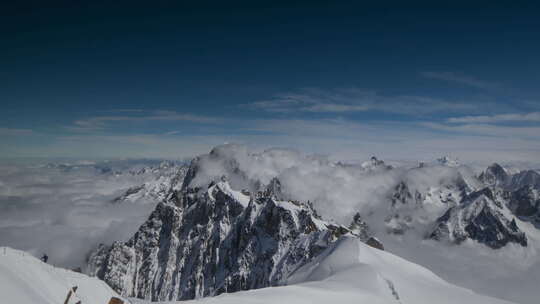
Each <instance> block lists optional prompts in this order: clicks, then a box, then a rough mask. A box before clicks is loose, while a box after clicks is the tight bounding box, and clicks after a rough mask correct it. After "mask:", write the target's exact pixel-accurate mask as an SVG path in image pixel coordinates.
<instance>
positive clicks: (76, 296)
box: [0, 247, 128, 304]
mask: <svg viewBox="0 0 540 304" xmlns="http://www.w3.org/2000/svg"><path fill="white" fill-rule="evenodd" d="M73 287H76V289H75V292H74V293H73V292H72V295H71V296H70V298H69V301H68V302H67V303H69V304H75V303H77V302H79V301H80V303H84V304H106V303H109V300H110V299H111V298H112V297H117V298H119V297H120V296H119V295H118V294H117V293H116V292H114V291H113V290H112V289H111V288H110V287H109V286H107V284H105V282H103V281H100V280H98V279H96V278H91V277H88V276H86V275H84V274H81V273H78V272H73V271H71V270H67V269H62V268H57V267H54V266H52V265H49V264H46V263H43V262H42V261H40V260H38V259H36V258H35V257H33V256H31V255H30V254H28V253H26V252H24V251H19V250H15V249H11V248H8V247H0V300H1V302H2V303H18V304H36V303H40V304H58V303H66V302H65V301H66V298H67V295H68V293H69V292H70V290H72V289H73ZM124 303H126V304H127V303H128V301H126V300H125V299H124Z"/></svg>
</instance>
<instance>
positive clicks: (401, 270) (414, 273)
mask: <svg viewBox="0 0 540 304" xmlns="http://www.w3.org/2000/svg"><path fill="white" fill-rule="evenodd" d="M289 283H290V284H291V285H288V286H282V287H270V288H263V289H256V290H249V291H241V292H236V293H228V294H222V295H219V296H217V297H208V298H202V299H196V300H192V301H181V302H174V303H200V304H205V303H217V304H238V303H259V304H270V303H297V304H304V303H305V304H308V303H311V304H313V303H325V304H327V303H370V304H378V303H380V304H383V303H384V304H396V303H401V304H406V303H410V304H423V303H425V304H433V303H438V304H445V303H448V304H450V303H452V304H456V303H460V304H466V303H471V304H473V303H474V304H483V303H485V304H503V303H511V302H507V301H503V300H498V299H495V298H491V297H487V296H483V295H479V294H476V293H474V292H472V291H470V290H468V289H464V288H461V287H457V286H455V285H452V284H449V283H448V282H446V281H444V280H443V279H441V278H439V277H438V276H436V275H435V274H434V273H433V272H431V271H429V270H428V269H426V268H424V267H421V266H419V265H416V264H414V263H411V262H408V261H406V260H404V259H402V258H400V257H397V256H395V255H393V254H390V253H387V252H384V251H381V250H378V249H375V248H372V247H369V246H368V245H365V244H364V243H362V242H360V241H358V240H357V239H355V238H351V237H344V238H343V239H341V240H340V241H338V242H336V244H335V246H333V247H332V248H329V249H328V250H327V252H325V253H324V254H323V255H321V256H320V257H319V258H318V259H317V260H315V261H313V262H312V263H310V264H307V265H305V266H304V267H302V268H301V269H299V270H298V271H297V272H296V273H295V274H293V276H292V277H291V278H290V281H289ZM132 301H133V303H138V304H145V303H151V302H145V301H142V300H137V299H132ZM160 303H172V302H160Z"/></svg>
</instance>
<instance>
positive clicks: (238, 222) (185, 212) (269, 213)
mask: <svg viewBox="0 0 540 304" xmlns="http://www.w3.org/2000/svg"><path fill="white" fill-rule="evenodd" d="M189 175H190V173H189V172H188V176H189ZM278 183H279V181H274V182H273V183H272V185H271V187H272V188H271V189H268V191H267V192H265V193H266V194H270V195H264V194H263V195H261V196H259V197H257V198H254V197H249V196H246V195H244V194H243V193H242V192H239V191H234V190H232V189H231V188H230V186H229V184H228V182H227V181H220V182H217V183H213V184H211V185H210V186H209V187H208V189H199V188H190V187H186V188H184V189H183V190H182V191H173V192H171V193H170V195H169V197H168V198H167V199H166V200H165V201H163V202H161V203H159V204H158V206H157V207H156V209H155V210H154V212H153V213H152V214H151V216H150V217H149V219H148V220H147V221H146V222H145V223H144V224H143V225H142V226H141V227H140V228H139V230H138V231H137V233H136V234H135V235H134V236H133V237H132V238H131V239H130V240H129V241H128V242H126V243H121V242H115V243H113V244H112V246H110V247H106V246H100V247H99V248H98V249H97V250H96V251H95V252H94V253H93V254H92V255H91V256H90V259H89V271H90V274H93V275H96V276H98V277H99V278H101V279H103V280H104V281H105V282H107V283H108V284H109V285H110V286H111V287H112V288H113V289H114V290H116V291H117V292H119V293H121V294H122V295H124V296H131V297H138V298H144V299H148V300H153V301H170V300H187V299H194V298H198V297H204V296H213V295H217V294H220V293H224V292H235V291H239V290H247V289H254V288H262V287H268V286H274V285H280V284H282V283H283V282H284V280H285V279H286V278H287V277H288V275H289V274H290V273H292V272H293V271H294V270H296V269H297V268H298V267H300V266H302V265H304V264H305V263H307V262H308V261H310V260H311V259H312V258H313V257H315V256H316V255H318V254H319V253H321V252H322V251H323V250H324V249H325V248H327V246H328V245H329V244H331V243H332V242H333V241H335V240H336V239H337V238H338V237H339V236H341V235H343V234H348V233H349V230H348V229H346V228H345V227H342V226H337V225H332V224H329V223H327V222H324V221H322V220H321V219H320V218H319V217H318V216H317V215H316V213H315V212H314V211H313V209H312V208H311V206H310V205H309V204H305V203H300V202H292V201H280V200H277V199H276V195H275V193H276V192H278V191H277V190H278V189H277V188H279V187H278Z"/></svg>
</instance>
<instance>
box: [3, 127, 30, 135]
mask: <svg viewBox="0 0 540 304" xmlns="http://www.w3.org/2000/svg"><path fill="white" fill-rule="evenodd" d="M33 133H34V132H33V131H32V130H30V129H13V128H0V135H4V136H20V135H30V134H33Z"/></svg>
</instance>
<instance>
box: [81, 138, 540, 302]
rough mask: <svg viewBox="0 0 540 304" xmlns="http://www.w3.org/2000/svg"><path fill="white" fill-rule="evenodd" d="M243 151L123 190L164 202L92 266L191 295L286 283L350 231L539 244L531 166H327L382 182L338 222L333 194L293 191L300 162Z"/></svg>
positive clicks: (365, 238) (372, 238)
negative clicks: (327, 203) (322, 196)
mask: <svg viewBox="0 0 540 304" xmlns="http://www.w3.org/2000/svg"><path fill="white" fill-rule="evenodd" d="M235 149H237V147H235V146H227V145H226V146H220V147H216V148H215V149H213V150H212V151H211V152H210V153H208V154H205V155H201V156H199V157H197V158H195V159H194V160H193V161H192V162H191V163H190V164H189V165H184V164H164V165H162V166H159V167H156V168H154V169H152V170H150V172H151V174H152V175H153V176H155V177H154V178H152V179H151V180H150V181H148V182H145V183H144V184H142V185H140V186H136V187H133V188H131V189H129V190H127V191H126V192H125V193H124V194H123V195H121V196H119V197H118V198H116V199H115V200H114V201H113V203H115V204H118V203H122V204H124V203H130V202H133V201H136V200H137V199H139V198H140V197H145V198H147V199H148V198H151V199H154V200H155V201H158V202H159V203H158V204H157V207H156V209H155V210H154V212H152V214H151V215H150V217H149V218H148V220H147V221H146V222H145V223H144V224H142V225H141V227H140V228H139V230H138V231H137V232H136V233H135V235H133V237H132V238H131V239H129V240H128V241H126V242H121V241H118V242H114V243H113V244H111V245H100V246H99V248H97V249H96V250H95V251H94V252H92V254H91V255H90V257H89V265H88V273H89V274H91V275H94V276H97V277H99V278H101V279H103V280H104V281H105V282H107V283H108V284H109V285H110V286H111V287H112V288H113V289H114V290H115V291H117V292H118V293H120V294H122V295H124V296H130V297H137V298H142V299H148V300H154V301H168V300H186V299H194V298H200V297H206V296H215V295H218V294H221V293H230V292H236V291H241V290H249V289H258V288H262V287H269V286H281V285H286V284H288V283H290V281H291V278H293V277H295V274H296V273H297V272H298V271H299V269H305V267H308V266H307V265H310V264H312V263H313V261H315V260H317V259H321V258H322V256H323V255H328V254H331V253H329V252H331V251H332V249H331V248H333V247H334V246H336V245H335V244H336V242H341V240H342V239H343V238H348V239H350V238H353V239H358V240H359V241H361V242H365V243H367V244H369V245H371V246H373V247H376V248H380V249H382V248H384V242H382V243H381V241H380V240H379V238H381V237H382V238H384V239H389V238H393V239H401V238H403V237H407V236H408V235H415V236H418V242H424V241H425V240H432V241H435V242H439V243H440V244H441V246H448V245H447V244H462V243H463V242H472V244H477V246H484V247H485V248H491V250H498V249H500V248H504V247H505V246H507V245H508V244H514V245H516V246H521V247H527V246H531V242H532V240H535V239H536V238H537V233H538V229H536V228H538V227H540V200H539V196H538V191H539V190H540V174H538V172H536V171H533V170H526V171H521V172H518V173H515V174H510V173H508V172H507V170H505V169H504V168H503V167H502V166H500V165H498V164H493V165H491V166H489V167H488V168H487V169H486V170H484V171H483V172H481V173H480V174H478V175H477V174H475V173H474V172H473V171H472V170H471V169H470V168H468V167H467V166H464V165H461V164H459V162H457V161H456V160H452V159H451V158H448V157H443V158H440V159H438V160H436V161H434V162H432V163H420V164H419V165H418V166H415V167H409V168H399V167H398V168H395V167H392V166H389V165H386V164H385V163H384V161H382V160H379V159H377V158H376V157H373V158H371V160H369V161H367V162H365V163H362V164H360V165H345V164H342V163H324V164H323V165H324V167H321V168H323V169H324V170H323V169H318V171H317V172H318V173H316V174H315V176H323V177H324V176H325V174H328V173H327V172H325V170H333V171H332V172H337V175H335V176H339V174H350V175H353V176H355V174H359V175H360V176H368V177H370V178H371V177H373V178H376V179H377V181H378V184H376V185H375V186H376V188H377V189H380V188H382V189H383V190H384V191H383V190H381V193H383V195H381V196H379V197H378V198H377V201H375V202H369V203H367V204H365V206H364V205H362V206H360V207H358V209H357V210H354V209H355V208H352V209H351V208H349V209H351V210H350V212H349V214H350V216H349V219H348V220H345V221H343V220H342V221H339V222H336V221H334V220H332V219H330V218H328V217H326V216H325V214H327V213H329V212H328V211H327V212H319V210H318V209H317V207H321V206H324V205H323V204H324V201H321V200H314V201H310V200H300V199H298V197H301V196H302V195H304V196H307V197H309V195H310V194H309V193H308V194H302V193H300V192H301V191H296V192H295V191H294V190H295V187H294V186H292V185H293V184H296V183H302V180H298V179H291V178H290V175H286V174H287V173H290V171H291V170H294V169H295V168H294V167H293V166H290V167H283V168H278V169H275V168H276V166H275V165H272V166H270V165H268V163H269V162H270V161H269V159H275V158H276V157H281V158H282V157H283V155H278V156H276V153H277V152H271V153H273V154H271V155H272V156H271V157H269V156H268V153H267V154H249V153H248V154H246V153H244V154H242V153H240V154H238V153H236V150H235ZM239 155H240V156H239ZM307 161H309V162H314V161H317V162H318V160H313V159H308V160H307ZM307 161H306V162H307ZM246 163H249V164H250V167H246ZM313 166H314V168H315V167H316V166H321V165H320V164H319V163H317V164H314V165H313ZM277 167H279V166H277ZM253 168H257V169H255V170H254V169H253ZM306 168H308V169H309V166H307V167H306ZM317 168H319V167H317ZM304 170H306V169H304ZM145 172H146V171H145ZM145 172H142V171H141V174H145ZM310 176H313V175H310ZM390 177H391V178H390ZM325 178H328V177H325ZM311 182H312V181H311V180H309V181H308V180H307V179H306V180H305V183H306V184H307V183H311ZM328 182H330V181H328ZM346 182H347V180H346V179H344V183H346ZM324 187H327V185H324ZM335 188H336V190H335V191H337V192H339V191H340V188H339V186H336V187H335ZM325 189H326V188H325ZM314 191H316V189H314ZM326 192H328V191H326ZM299 193H300V194H299ZM333 194H334V193H326V195H333ZM339 194H340V193H335V195H339ZM323 209H324V208H323ZM524 227H527V228H526V229H525V228H524ZM530 227H536V228H533V229H530ZM535 246H536V244H535ZM449 248H450V249H449V250H452V249H451V248H452V247H449ZM389 284H390V283H389ZM397 288H398V289H399V287H397ZM472 298H473V297H472V296H471V299H472ZM404 303H405V302H404ZM471 303H472V301H471Z"/></svg>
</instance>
